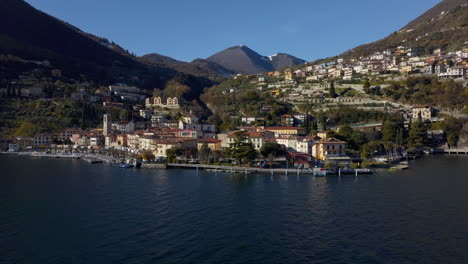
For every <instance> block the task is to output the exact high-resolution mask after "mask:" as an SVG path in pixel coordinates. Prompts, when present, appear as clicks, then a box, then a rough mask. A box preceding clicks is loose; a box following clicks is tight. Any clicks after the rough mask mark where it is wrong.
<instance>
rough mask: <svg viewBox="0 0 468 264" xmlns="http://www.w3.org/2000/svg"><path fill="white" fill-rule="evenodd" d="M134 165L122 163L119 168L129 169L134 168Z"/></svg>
mask: <svg viewBox="0 0 468 264" xmlns="http://www.w3.org/2000/svg"><path fill="white" fill-rule="evenodd" d="M133 167H134V165H133V164H130V163H120V164H119V168H123V169H127V168H133Z"/></svg>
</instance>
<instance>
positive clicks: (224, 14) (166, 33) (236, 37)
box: [27, 0, 440, 61]
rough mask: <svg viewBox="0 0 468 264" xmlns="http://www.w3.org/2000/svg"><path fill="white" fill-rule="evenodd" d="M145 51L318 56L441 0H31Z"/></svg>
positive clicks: (377, 35) (191, 55) (384, 31)
mask: <svg viewBox="0 0 468 264" xmlns="http://www.w3.org/2000/svg"><path fill="white" fill-rule="evenodd" d="M27 2H28V3H30V4H31V5H32V6H34V7H35V8H37V9H39V10H41V11H44V12H46V13H48V14H50V15H52V16H55V17H57V18H59V19H61V20H64V21H66V22H68V23H70V24H72V25H74V26H77V27H78V28H80V29H81V30H83V31H85V32H88V33H91V34H94V35H97V36H100V37H105V38H107V39H109V40H110V41H114V42H115V43H117V44H119V45H120V46H122V47H123V48H125V49H127V50H129V51H130V52H133V53H135V54H136V55H138V56H141V55H144V54H148V53H158V54H161V55H165V56H170V57H172V58H175V59H178V60H182V61H192V60H194V59H196V58H206V57H209V56H210V55H213V54H215V53H216V52H219V51H221V50H223V49H226V48H228V47H232V46H236V45H246V46H248V47H249V48H251V49H253V50H255V51H256V52H258V53H260V54H261V55H266V56H267V55H273V54H276V53H279V52H282V53H288V54H291V55H294V56H296V57H299V58H301V59H305V60H307V61H312V60H315V59H319V58H325V57H329V56H335V55H338V54H340V53H342V52H344V51H347V50H349V49H351V48H354V47H356V46H358V45H361V44H364V43H369V42H372V41H376V40H378V39H381V38H384V37H386V36H387V35H389V34H390V33H392V32H394V31H397V30H399V29H400V28H401V27H403V26H404V25H406V24H407V23H408V22H410V21H411V20H413V19H415V18H416V17H418V16H419V15H421V14H422V13H424V12H425V11H426V10H428V9H430V8H431V7H433V6H434V5H436V4H437V3H438V2H440V0H391V1H389V0H335V1H323V0H289V1H278V0H274V1H271V0H270V1H266V0H236V1H223V0H170V1H167V0H134V1H128V0H127V1H124V0H98V1H96V0H66V1H64V0H27Z"/></svg>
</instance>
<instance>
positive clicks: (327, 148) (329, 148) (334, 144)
mask: <svg viewBox="0 0 468 264" xmlns="http://www.w3.org/2000/svg"><path fill="white" fill-rule="evenodd" d="M345 150H346V142H344V141H341V140H338V139H336V138H324V139H321V140H319V141H317V142H315V145H314V151H313V153H314V156H315V157H316V158H317V159H319V160H326V159H327V158H328V157H339V156H344V155H346V153H345Z"/></svg>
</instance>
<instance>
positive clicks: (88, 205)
mask: <svg viewBox="0 0 468 264" xmlns="http://www.w3.org/2000/svg"><path fill="white" fill-rule="evenodd" d="M467 164H468V157H467V156H464V157H463V156H432V157H426V158H424V159H421V160H417V161H413V162H410V166H411V169H410V170H407V171H403V172H386V171H383V172H379V173H376V174H374V175H362V176H358V177H354V176H342V177H338V176H332V177H327V178H314V177H312V176H296V175H294V176H291V175H290V176H270V175H248V176H245V175H236V174H232V175H230V174H229V173H217V174H215V173H208V172H202V171H200V172H196V171H194V170H144V169H119V168H115V167H109V166H108V165H105V164H88V163H86V162H84V161H80V160H65V159H43V158H29V157H16V156H5V155H3V156H0V168H1V171H0V263H457V264H458V263H468V173H467V168H468V166H467Z"/></svg>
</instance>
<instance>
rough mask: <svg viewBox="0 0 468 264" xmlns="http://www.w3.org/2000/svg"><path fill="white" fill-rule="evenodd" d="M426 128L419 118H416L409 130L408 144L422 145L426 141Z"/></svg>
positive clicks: (413, 145)
mask: <svg viewBox="0 0 468 264" xmlns="http://www.w3.org/2000/svg"><path fill="white" fill-rule="evenodd" d="M426 134H427V130H426V127H425V125H424V123H423V122H422V121H421V120H416V121H415V122H414V123H412V124H411V128H410V131H409V138H408V144H409V145H410V146H411V147H419V146H423V145H424V144H425V143H426Z"/></svg>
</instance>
